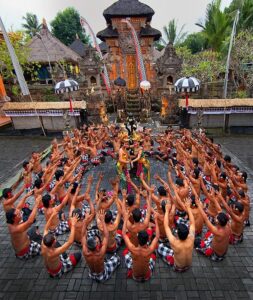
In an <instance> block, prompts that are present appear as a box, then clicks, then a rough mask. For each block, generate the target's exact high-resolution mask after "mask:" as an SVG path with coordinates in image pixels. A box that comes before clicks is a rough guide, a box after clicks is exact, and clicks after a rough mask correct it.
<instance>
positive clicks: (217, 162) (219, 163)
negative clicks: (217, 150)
mask: <svg viewBox="0 0 253 300" xmlns="http://www.w3.org/2000/svg"><path fill="white" fill-rule="evenodd" d="M216 165H217V166H218V167H219V168H221V161H220V160H216Z"/></svg>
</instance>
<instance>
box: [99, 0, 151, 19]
mask: <svg viewBox="0 0 253 300" xmlns="http://www.w3.org/2000/svg"><path fill="white" fill-rule="evenodd" d="M154 14H155V12H154V10H153V9H152V8H151V7H149V6H148V5H146V4H144V3H141V2H139V0H118V1H117V2H115V3H113V4H112V5H111V6H109V7H108V8H107V9H105V10H104V13H103V15H104V17H105V19H106V21H107V22H108V23H111V19H112V18H117V17H122V18H125V17H147V21H151V19H152V17H153V15H154Z"/></svg>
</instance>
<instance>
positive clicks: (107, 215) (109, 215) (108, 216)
mask: <svg viewBox="0 0 253 300" xmlns="http://www.w3.org/2000/svg"><path fill="white" fill-rule="evenodd" d="M111 221H112V212H111V211H110V210H109V209H108V210H107V211H106V213H105V223H106V224H109V223H110V222H111Z"/></svg>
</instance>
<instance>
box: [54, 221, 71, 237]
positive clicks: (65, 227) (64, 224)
mask: <svg viewBox="0 0 253 300" xmlns="http://www.w3.org/2000/svg"><path fill="white" fill-rule="evenodd" d="M69 230H70V229H69V223H68V221H61V222H60V223H59V225H58V226H57V227H56V228H55V229H54V230H49V231H50V233H52V234H55V235H62V234H64V233H66V232H68V231H69Z"/></svg>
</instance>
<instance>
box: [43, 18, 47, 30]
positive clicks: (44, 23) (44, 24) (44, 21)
mask: <svg viewBox="0 0 253 300" xmlns="http://www.w3.org/2000/svg"><path fill="white" fill-rule="evenodd" d="M42 28H43V29H48V27H47V21H46V19H45V18H43V19H42Z"/></svg>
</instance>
